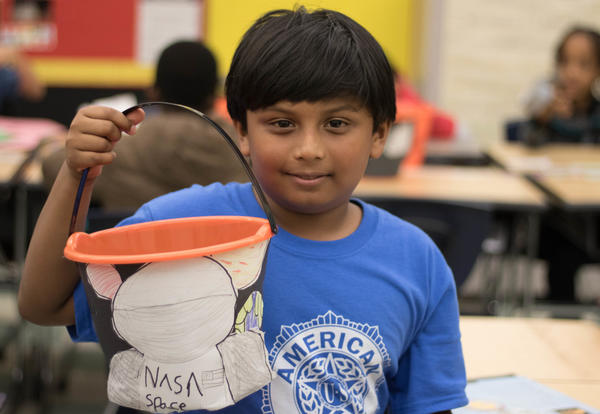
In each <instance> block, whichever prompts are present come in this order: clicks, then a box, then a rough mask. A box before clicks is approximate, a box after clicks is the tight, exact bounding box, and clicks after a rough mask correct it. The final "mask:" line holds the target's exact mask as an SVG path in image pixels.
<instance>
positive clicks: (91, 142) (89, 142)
mask: <svg viewBox="0 0 600 414" xmlns="http://www.w3.org/2000/svg"><path fill="white" fill-rule="evenodd" d="M114 146H115V142H114V141H110V140H108V139H105V138H103V137H99V136H96V135H92V134H80V136H79V139H78V140H75V141H73V140H68V141H67V142H66V147H67V149H73V150H77V151H94V152H110V151H112V150H113V148H114Z"/></svg>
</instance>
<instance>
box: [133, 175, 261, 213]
mask: <svg viewBox="0 0 600 414" xmlns="http://www.w3.org/2000/svg"><path fill="white" fill-rule="evenodd" d="M252 197H253V195H252V187H251V185H250V183H238V182H230V183H227V184H222V183H219V182H215V183H212V184H209V185H206V186H202V185H197V184H194V185H192V186H191V187H187V188H184V189H181V190H178V191H174V192H172V193H168V194H165V195H162V196H160V197H157V198H155V199H153V200H151V201H149V202H147V203H146V204H144V205H143V206H142V207H141V208H140V209H139V210H138V212H137V213H136V216H140V218H142V217H143V219H144V221H148V220H162V219H169V218H178V217H194V216H210V215H243V213H244V211H245V209H246V208H247V203H249V202H251V200H252Z"/></svg>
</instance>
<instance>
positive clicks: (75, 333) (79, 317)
mask: <svg viewBox="0 0 600 414" xmlns="http://www.w3.org/2000/svg"><path fill="white" fill-rule="evenodd" d="M73 300H74V306H75V325H70V326H67V331H68V332H69V335H70V336H71V339H72V340H73V342H98V336H97V335H96V330H95V329H94V324H93V322H92V312H91V311H90V305H89V304H88V301H87V298H86V296H85V290H84V289H83V283H81V281H80V282H79V283H78V284H77V287H76V288H75V291H74V292H73Z"/></svg>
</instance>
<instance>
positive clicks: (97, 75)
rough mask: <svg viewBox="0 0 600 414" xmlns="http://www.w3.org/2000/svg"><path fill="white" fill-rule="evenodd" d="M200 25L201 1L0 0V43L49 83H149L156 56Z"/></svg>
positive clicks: (198, 33)
mask: <svg viewBox="0 0 600 414" xmlns="http://www.w3.org/2000/svg"><path fill="white" fill-rule="evenodd" d="M204 26H205V1H204V0H102V1H98V0H76V1H73V0H35V1H31V0H29V1H23V0H0V44H3V45H11V46H17V47H19V48H20V49H21V50H23V51H24V52H25V53H27V55H29V56H30V58H31V60H32V62H33V64H34V69H35V70H36V72H37V73H38V75H39V76H40V78H42V80H44V81H45V82H46V83H47V84H48V85H50V86H65V87H68V86H74V87H76V86H80V87H102V86H106V87H146V86H149V85H150V84H151V82H152V79H153V75H154V72H153V67H154V63H155V62H156V60H157V59H158V55H159V53H160V51H161V50H162V49H163V48H164V47H166V46H167V45H168V44H169V43H171V42H173V41H175V40H179V39H193V38H196V39H203V38H204Z"/></svg>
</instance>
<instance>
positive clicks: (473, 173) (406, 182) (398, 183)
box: [355, 165, 545, 211]
mask: <svg viewBox="0 0 600 414" xmlns="http://www.w3.org/2000/svg"><path fill="white" fill-rule="evenodd" d="M355 195H356V196H358V197H390V198H398V199H403V198H410V199H421V200H443V201H451V202H463V203H471V204H491V205H493V206H495V207H498V208H501V207H504V208H510V209H520V210H534V211H538V210H541V209H543V208H544V207H545V200H544V195H543V193H542V192H540V191H539V190H538V189H537V188H536V187H535V186H534V185H532V184H531V183H530V182H528V181H527V180H526V179H524V178H522V177H520V176H518V175H513V174H509V173H507V172H506V171H504V170H502V169H500V168H493V167H457V166H430V165H424V166H421V167H417V168H412V169H406V170H403V171H402V172H401V173H400V174H399V175H397V176H395V177H364V178H363V179H362V180H361V182H360V183H359V185H358V187H357V188H356V191H355Z"/></svg>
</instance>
